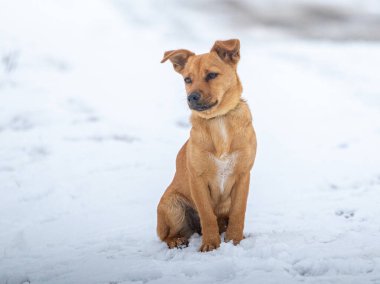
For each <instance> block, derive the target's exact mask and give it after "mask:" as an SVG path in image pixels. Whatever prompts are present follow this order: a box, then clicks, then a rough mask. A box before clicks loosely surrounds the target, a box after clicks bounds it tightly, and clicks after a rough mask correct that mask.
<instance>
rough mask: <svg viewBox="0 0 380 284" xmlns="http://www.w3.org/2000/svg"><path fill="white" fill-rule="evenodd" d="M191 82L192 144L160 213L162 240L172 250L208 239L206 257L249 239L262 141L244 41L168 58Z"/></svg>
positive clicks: (172, 54) (179, 164) (182, 152)
mask: <svg viewBox="0 0 380 284" xmlns="http://www.w3.org/2000/svg"><path fill="white" fill-rule="evenodd" d="M168 59H169V60H170V61H171V62H172V63H173V66H174V69H175V71H177V72H178V73H180V74H181V75H182V76H183V77H184V80H185V84H186V92H187V101H188V105H189V107H190V109H191V110H192V115H191V123H192V128H191V132H190V138H189V139H188V141H187V142H186V143H185V145H183V147H182V148H181V150H180V151H179V153H178V156H177V161H176V173H175V176H174V179H173V181H172V183H171V184H170V185H169V187H168V188H167V190H166V191H165V193H164V195H163V196H162V198H161V200H160V203H159V204H158V208H157V234H158V236H159V237H160V239H161V240H162V241H165V242H166V243H167V244H168V246H169V248H174V247H182V246H187V245H188V239H189V237H190V236H191V235H192V234H193V233H194V232H198V233H199V234H201V233H202V245H201V247H200V251H202V252H203V251H210V250H213V249H216V248H218V247H219V246H220V234H221V233H223V232H226V234H225V238H224V240H225V241H230V240H232V241H233V243H234V244H238V243H239V242H240V241H241V240H242V239H243V228H244V216H245V210H246V205H247V197H248V190H249V179H250V170H251V168H252V166H253V162H254V160H255V156H256V135H255V132H254V129H253V126H252V117H251V113H250V110H249V108H248V105H247V103H246V102H245V101H244V100H242V99H241V93H242V86H241V83H240V80H239V77H238V75H237V72H236V69H237V63H238V61H239V59H240V42H239V40H237V39H231V40H227V41H216V42H215V44H214V46H213V47H212V49H211V51H210V53H206V54H201V55H195V54H194V53H193V52H191V51H188V50H185V49H179V50H172V51H167V52H165V55H164V58H163V59H162V61H161V63H163V62H165V61H166V60H168Z"/></svg>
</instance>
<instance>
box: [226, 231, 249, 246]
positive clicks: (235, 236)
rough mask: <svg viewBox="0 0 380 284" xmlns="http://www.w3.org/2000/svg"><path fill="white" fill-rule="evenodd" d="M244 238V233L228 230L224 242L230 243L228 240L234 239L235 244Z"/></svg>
mask: <svg viewBox="0 0 380 284" xmlns="http://www.w3.org/2000/svg"><path fill="white" fill-rule="evenodd" d="M243 239H244V236H243V234H241V233H236V232H229V231H228V230H227V232H226V234H225V236H224V242H226V243H228V242H230V241H232V243H233V244H234V245H235V246H236V245H238V244H239V243H240V242H241V240H243Z"/></svg>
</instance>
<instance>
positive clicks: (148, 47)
mask: <svg viewBox="0 0 380 284" xmlns="http://www.w3.org/2000/svg"><path fill="white" fill-rule="evenodd" d="M152 3H154V2H147V1H134V2H132V1H129V2H128V1H125V2H123V3H122V2H121V1H113V2H110V1H102V0H91V1H90V0H88V1H75V0H65V1H21V0H12V1H4V0H2V1H0V59H1V62H0V100H1V103H0V283H1V284H21V283H33V284H34V283H41V284H42V283H43V284H53V283H54V284H60V283H70V284H76V283H78V284H86V283H91V284H93V283H107V284H111V283H113V284H116V283H120V284H121V283H298V282H302V283H345V284H347V283H372V284H375V283H380V77H379V76H380V75H379V74H380V73H379V66H380V44H379V43H366V42H356V43H353V42H351V43H350V42H345V43H339V42H335V43H332V42H324V41H303V40H299V39H293V38H290V37H287V36H271V35H265V34H262V33H260V34H255V33H254V32H253V31H251V30H244V29H242V30H239V31H234V30H231V29H228V27H224V26H223V25H222V23H218V22H217V19H214V18H209V19H206V18H202V17H201V16H198V15H197V14H196V12H194V10H191V9H188V10H186V7H185V8H183V7H182V6H183V5H185V4H184V3H185V2H179V3H178V4H177V6H173V5H174V3H172V2H170V3H171V4H173V5H169V4H168V5H167V6H166V7H165V2H162V1H159V2H158V3H160V4H161V5H162V7H161V10H162V12H160V11H158V10H157V9H156V8H157V7H156V6H153V4H152ZM152 7H153V8H152ZM176 7H177V8H178V11H180V13H175V11H176ZM180 7H182V8H180ZM181 9H182V10H181ZM185 11H187V12H185ZM144 13H146V15H147V17H146V22H144V21H142V20H141V19H142V16H141V15H144ZM170 17H171V18H170ZM177 18H186V21H187V23H189V24H190V26H193V27H194V29H193V30H191V31H189V30H188V29H185V27H183V26H181V25H180V24H178V25H176V24H175V23H176V19H177ZM170 21H171V22H170ZM169 23H172V24H171V25H169ZM234 37H238V38H240V39H241V46H242V50H241V54H242V59H241V62H240V65H239V74H240V76H241V80H242V82H243V86H244V93H243V96H244V98H245V99H246V100H247V101H248V103H249V105H250V107H251V110H252V113H253V117H254V126H255V128H256V131H257V137H258V152H257V159H256V163H255V166H254V169H253V171H252V177H251V188H250V196H249V200H248V209H247V213H246V224H245V235H246V238H245V240H243V241H242V242H241V244H240V245H238V246H233V245H232V244H231V243H222V245H221V247H220V249H218V250H216V251H212V252H209V253H200V252H198V247H199V246H200V243H201V237H200V236H197V235H194V236H193V237H192V239H191V241H190V245H189V247H188V248H185V249H182V250H181V249H174V250H169V249H167V247H166V245H165V244H164V243H162V242H160V241H159V240H158V238H157V236H156V232H155V227H156V206H157V203H158V201H159V198H160V196H161V195H162V193H163V192H164V190H165V188H166V186H167V185H168V184H169V183H170V181H171V179H172V177H173V174H174V169H175V156H176V154H177V152H178V150H179V149H180V147H181V146H182V144H183V143H184V142H185V140H186V139H187V137H188V135H189V130H190V126H189V123H188V116H189V114H190V112H189V110H188V108H187V106H186V101H185V92H184V86H183V82H182V79H181V77H180V76H179V75H178V74H176V73H175V72H174V71H173V68H172V66H171V65H170V64H169V63H167V64H164V65H162V64H160V63H159V62H160V60H161V57H162V55H163V52H164V51H165V50H170V49H175V48H187V49H191V50H193V51H195V52H197V53H203V52H207V51H208V50H209V48H210V47H211V46H212V44H213V41H214V40H216V39H228V38H234Z"/></svg>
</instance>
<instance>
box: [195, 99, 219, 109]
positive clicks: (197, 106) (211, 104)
mask: <svg viewBox="0 0 380 284" xmlns="http://www.w3.org/2000/svg"><path fill="white" fill-rule="evenodd" d="M217 104H218V100H216V101H215V102H213V103H210V104H192V105H189V107H190V109H192V110H196V111H205V110H209V109H210V108H212V107H214V106H216V105H217Z"/></svg>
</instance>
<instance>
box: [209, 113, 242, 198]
mask: <svg viewBox="0 0 380 284" xmlns="http://www.w3.org/2000/svg"><path fill="white" fill-rule="evenodd" d="M213 127H214V129H213V130H214V131H213V137H212V138H213V141H214V143H215V144H216V145H215V149H216V153H215V155H211V159H212V161H213V163H214V165H215V177H214V178H215V183H216V185H217V187H218V188H219V192H220V193H221V194H223V192H224V191H225V189H226V186H227V185H228V179H229V177H230V176H231V175H232V174H233V172H234V168H235V165H236V161H237V152H232V153H230V152H229V151H228V150H229V146H230V145H229V144H230V143H231V137H229V135H228V134H229V132H228V128H227V125H226V122H225V120H224V119H223V118H218V119H217V120H216V121H215V122H214V125H213Z"/></svg>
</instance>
